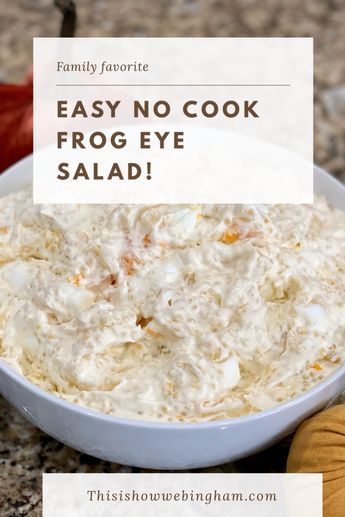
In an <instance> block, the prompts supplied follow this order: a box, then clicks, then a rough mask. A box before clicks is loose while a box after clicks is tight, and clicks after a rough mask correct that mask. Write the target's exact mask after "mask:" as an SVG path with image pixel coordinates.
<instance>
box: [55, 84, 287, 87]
mask: <svg viewBox="0 0 345 517" xmlns="http://www.w3.org/2000/svg"><path fill="white" fill-rule="evenodd" d="M56 86H254V87H257V86H264V87H267V86H276V87H279V86H291V84H269V83H267V84H234V83H233V84H231V83H230V84H119V83H114V84H97V83H91V84H57V85H56Z"/></svg>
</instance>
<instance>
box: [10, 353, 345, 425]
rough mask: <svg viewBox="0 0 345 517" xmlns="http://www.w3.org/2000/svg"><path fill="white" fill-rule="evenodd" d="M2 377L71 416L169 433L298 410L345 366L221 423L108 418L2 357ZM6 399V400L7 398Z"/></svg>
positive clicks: (241, 422)
mask: <svg viewBox="0 0 345 517" xmlns="http://www.w3.org/2000/svg"><path fill="white" fill-rule="evenodd" d="M0 374H4V375H7V376H8V377H10V378H11V380H12V381H14V382H15V383H17V384H19V385H20V386H21V387H22V388H23V389H24V390H26V391H29V392H30V393H31V394H33V395H35V396H36V397H38V398H41V399H42V398H43V399H45V400H46V401H47V402H49V403H52V405H56V406H59V407H61V408H63V409H66V410H67V411H70V412H72V413H77V414H80V415H82V416H86V417H91V418H92V419H94V420H100V421H105V422H107V423H113V424H116V425H121V426H128V427H135V428H138V427H140V428H147V429H156V430H158V429H162V430H163V429H170V430H197V429H200V430H207V429H218V428H220V429H227V428H229V427H236V426H237V425H241V424H246V423H249V422H250V423H253V424H254V423H255V422H256V421H258V420H261V419H262V418H266V417H270V416H275V415H277V414H279V413H284V412H285V411H288V410H289V409H291V408H293V407H296V406H298V405H300V404H302V403H303V402H305V401H306V400H308V399H310V398H312V397H313V395H317V394H318V393H319V392H320V391H323V389H324V388H327V387H328V386H330V385H331V384H333V383H334V382H336V381H337V380H339V379H340V378H341V377H342V376H343V375H345V363H344V364H342V365H340V366H339V367H338V368H337V369H336V370H335V371H334V372H333V373H332V374H331V375H328V376H327V377H326V378H325V379H324V380H323V381H321V382H319V383H317V384H315V386H313V387H312V388H309V389H308V390H306V391H304V392H303V393H301V394H300V395H298V396H297V397H294V398H292V399H290V400H287V401H286V402H282V403H280V404H277V405H275V406H273V407H272V408H269V409H265V410H263V411H257V412H254V413H249V414H247V415H243V416H239V417H233V418H225V419H222V420H212V421H207V422H168V421H160V420H145V419H140V418H126V417H121V416H116V415H108V414H107V413H103V412H102V411H98V410H96V409H92V408H89V407H87V406H83V405H79V404H76V403H73V402H69V401H68V400H65V399H63V398H61V397H59V396H58V395H55V394H54V393H51V392H49V391H45V390H44V389H42V388H40V387H39V386H37V385H36V384H34V383H33V382H31V381H29V380H28V379H27V378H26V377H24V376H23V375H22V374H21V373H20V372H19V371H17V370H16V369H15V368H14V367H13V366H12V365H11V364H9V363H7V362H6V360H5V359H3V358H1V357H0ZM5 398H6V397H5Z"/></svg>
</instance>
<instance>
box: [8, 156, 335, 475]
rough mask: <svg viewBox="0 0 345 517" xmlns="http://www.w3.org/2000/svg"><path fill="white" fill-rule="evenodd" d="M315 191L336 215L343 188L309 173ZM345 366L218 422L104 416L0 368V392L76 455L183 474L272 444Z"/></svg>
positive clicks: (318, 401)
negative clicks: (263, 406)
mask: <svg viewBox="0 0 345 517" xmlns="http://www.w3.org/2000/svg"><path fill="white" fill-rule="evenodd" d="M31 170H32V157H28V158H26V159H24V160H22V161H20V162H18V163H17V164H16V165H14V166H13V167H12V168H11V169H9V171H7V172H6V173H4V174H3V175H2V176H1V177H0V195H4V194H7V193H9V192H11V191H14V190H18V189H19V188H21V186H23V183H24V182H25V181H28V180H29V179H30V177H31ZM315 191H316V192H317V193H321V194H324V195H325V196H326V197H327V198H328V199H329V201H330V202H331V203H332V204H333V205H334V206H338V207H344V206H345V187H344V186H343V185H341V184H340V183H339V182H337V181H336V180H335V179H334V178H332V177H331V176H330V175H328V174H327V173H326V172H324V171H322V170H321V169H319V168H315ZM344 386H345V365H342V366H341V367H339V368H338V369H337V370H336V371H335V373H334V374H333V375H330V376H329V377H328V378H327V379H326V380H324V381H323V382H321V383H320V384H318V385H317V386H315V387H314V388H312V389H310V390H308V391H306V392H305V393H303V394H302V395H300V396H299V397H296V398H295V399H293V400H291V401H289V402H286V403H284V404H280V405H279V406H276V407H274V408H272V409H269V410H267V411H262V412H260V413H255V414H252V415H248V416H243V417H240V418H235V419H228V420H222V421H218V422H209V423H200V424H187V423H176V424H170V423H156V422H145V421H142V420H128V419H124V418H119V417H114V416H108V415H105V414H102V413H98V412H96V411H93V410H91V409H87V408H84V407H81V406H77V405H74V404H70V403H69V402H66V401H64V400H62V399H60V398H58V397H56V396H54V395H51V394H50V393H47V392H45V391H43V390H41V389H40V388H38V387H37V386H35V385H34V384H32V383H30V382H29V381H27V380H26V379H25V378H24V377H23V376H21V375H20V374H19V373H18V372H16V371H15V370H14V369H13V368H11V367H9V365H7V364H6V363H5V362H4V361H3V360H0V391H1V393H2V394H3V396H4V397H5V398H6V399H7V400H8V401H9V402H11V404H13V405H14V406H15V407H16V408H17V409H18V410H19V411H20V412H21V413H22V414H23V415H24V416H25V417H26V418H27V419H28V420H29V421H30V422H31V423H32V424H34V425H35V426H37V427H39V428H40V429H42V430H43V431H45V432H46V433H48V434H50V435H51V436H53V437H54V438H56V439H57V440H59V441H61V442H63V443H65V444H67V445H69V446H70V447H74V448H75V449H78V450H79V451H83V452H85V453H87V454H91V455H93V456H96V457H98V458H102V459H105V460H109V461H114V462H117V463H121V464H124V465H132V466H137V467H146V468H152V469H169V470H180V469H191V468H198V467H206V466H211V465H217V464H220V463H225V462H228V461H233V460H236V459H239V458H242V457H244V456H247V455H249V454H252V453H254V452H257V451H259V450H261V449H264V448H265V447H268V446H270V445H272V444H273V443H275V442H277V441H278V440H280V439H281V438H283V437H284V436H286V435H287V434H289V433H290V432H291V431H293V430H294V429H295V428H296V427H297V426H298V424H299V423H300V422H302V421H303V420H304V419H305V418H307V417H308V416H310V415H312V414H313V413H315V412H316V411H318V410H320V409H322V408H324V407H325V406H327V405H328V404H329V403H330V402H331V401H332V400H334V398H335V397H336V396H337V395H338V394H339V393H340V392H341V391H342V390H343V389H344Z"/></svg>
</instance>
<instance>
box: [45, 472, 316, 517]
mask: <svg viewBox="0 0 345 517" xmlns="http://www.w3.org/2000/svg"><path fill="white" fill-rule="evenodd" d="M124 515H126V517H142V516H143V515H145V517H161V516H162V515H164V517H176V516H177V515H178V516H179V517H196V516H198V517H203V516H205V517H206V516H207V517H211V516H212V517H229V516H231V517H277V516H279V517H322V475H321V474H216V473H214V474H213V473H211V474H201V473H200V474H43V517H79V516H80V517H81V516H82V517H89V516H90V517H91V516H92V517H105V516H107V517H122V516H124Z"/></svg>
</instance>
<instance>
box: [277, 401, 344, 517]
mask: <svg viewBox="0 0 345 517" xmlns="http://www.w3.org/2000/svg"><path fill="white" fill-rule="evenodd" d="M287 472H290V473H291V472H321V473H322V474H323V506H324V508H323V511H324V517H344V515H345V405H339V406H334V407H332V408H330V409H327V410H325V411H322V412H321V413H318V414H317V415H315V416H313V417H312V418H310V419H309V420H306V421H305V422H304V423H303V424H302V425H301V426H300V427H299V429H298V430H297V433H296V435H295V437H294V439H293V441H292V445H291V449H290V453H289V457H288V462H287Z"/></svg>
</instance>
